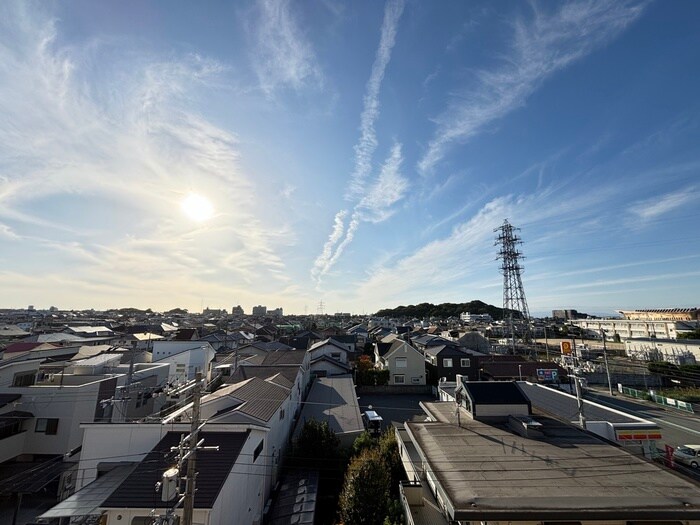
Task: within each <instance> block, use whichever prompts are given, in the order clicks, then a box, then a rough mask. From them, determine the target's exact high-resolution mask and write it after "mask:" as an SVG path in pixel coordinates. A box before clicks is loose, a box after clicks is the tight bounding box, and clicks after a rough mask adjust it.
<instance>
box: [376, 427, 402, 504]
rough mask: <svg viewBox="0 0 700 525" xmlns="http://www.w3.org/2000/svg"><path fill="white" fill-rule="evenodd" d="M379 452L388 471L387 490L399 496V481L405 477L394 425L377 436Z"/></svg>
mask: <svg viewBox="0 0 700 525" xmlns="http://www.w3.org/2000/svg"><path fill="white" fill-rule="evenodd" d="M378 445H379V454H380V455H381V457H382V459H383V460H384V464H385V465H386V468H387V470H388V471H389V475H390V480H389V492H390V493H391V495H392V496H394V497H397V498H398V497H399V483H400V482H401V481H402V480H404V479H405V477H406V476H405V473H404V469H403V463H402V462H401V454H399V444H398V443H397V442H396V433H395V432H394V427H389V428H388V429H387V430H385V431H384V433H383V434H382V435H381V436H379V442H378Z"/></svg>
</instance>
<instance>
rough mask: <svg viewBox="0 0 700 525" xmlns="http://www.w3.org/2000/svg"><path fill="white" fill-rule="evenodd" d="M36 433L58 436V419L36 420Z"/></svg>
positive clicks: (41, 418)
mask: <svg viewBox="0 0 700 525" xmlns="http://www.w3.org/2000/svg"><path fill="white" fill-rule="evenodd" d="M34 432H43V433H44V434H50V435H53V434H56V432H58V419H47V418H43V417H40V418H39V419H37V420H36V427H35V428H34Z"/></svg>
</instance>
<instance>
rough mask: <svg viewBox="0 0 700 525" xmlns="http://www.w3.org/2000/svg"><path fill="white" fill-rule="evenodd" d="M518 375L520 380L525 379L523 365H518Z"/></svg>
mask: <svg viewBox="0 0 700 525" xmlns="http://www.w3.org/2000/svg"><path fill="white" fill-rule="evenodd" d="M518 375H519V376H520V380H521V381H522V380H523V366H522V365H518Z"/></svg>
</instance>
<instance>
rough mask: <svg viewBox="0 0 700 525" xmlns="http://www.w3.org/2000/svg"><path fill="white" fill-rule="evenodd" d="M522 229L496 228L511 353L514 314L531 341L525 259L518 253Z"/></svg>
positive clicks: (506, 226) (526, 340)
mask: <svg viewBox="0 0 700 525" xmlns="http://www.w3.org/2000/svg"><path fill="white" fill-rule="evenodd" d="M517 231H520V228H515V227H513V225H511V224H510V223H509V222H508V219H506V220H504V221H503V224H502V225H501V226H500V227H498V228H496V229H495V230H494V232H497V233H498V235H497V236H496V243H495V245H496V246H500V250H499V252H498V259H500V260H501V273H502V274H503V310H504V311H503V314H504V315H505V316H506V323H507V324H508V329H509V332H510V338H511V343H510V344H511V352H513V353H515V337H516V321H515V320H514V319H513V312H519V314H520V319H518V320H517V324H518V325H520V326H519V327H518V332H519V333H520V335H521V336H522V338H523V340H524V341H525V342H526V343H529V342H530V340H531V336H530V311H529V310H528V307H527V301H526V300H525V290H524V289H523V280H522V277H521V275H520V273H521V272H522V270H523V267H522V265H521V264H520V260H521V259H524V256H523V254H522V253H521V252H519V251H518V245H519V244H522V243H523V241H522V240H521V239H520V237H519V236H518V235H517V234H516V233H515V232H517Z"/></svg>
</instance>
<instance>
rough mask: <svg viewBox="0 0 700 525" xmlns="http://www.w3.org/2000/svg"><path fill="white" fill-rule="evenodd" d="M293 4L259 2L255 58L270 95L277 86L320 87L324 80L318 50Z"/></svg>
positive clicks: (282, 0) (277, 0)
mask: <svg viewBox="0 0 700 525" xmlns="http://www.w3.org/2000/svg"><path fill="white" fill-rule="evenodd" d="M291 7H292V6H291V3H290V2H289V0H257V3H256V15H257V16H256V19H255V23H254V25H253V27H254V33H255V35H254V38H255V44H256V45H255V47H254V51H253V55H252V61H253V67H254V68H255V71H256V73H257V75H258V80H259V82H260V87H261V88H262V90H263V91H264V92H265V93H267V94H268V95H271V94H272V93H274V91H275V90H277V89H278V88H292V89H294V90H300V89H302V88H305V87H309V86H311V87H315V88H317V87H320V86H322V85H323V82H324V76H323V72H322V71H321V67H320V66H319V64H318V61H317V59H316V53H315V52H314V49H313V47H312V45H311V43H310V42H309V40H308V39H307V38H306V36H305V35H304V33H303V31H302V30H301V26H300V23H299V21H298V20H297V18H296V16H295V15H294V13H292V10H291Z"/></svg>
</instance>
